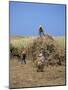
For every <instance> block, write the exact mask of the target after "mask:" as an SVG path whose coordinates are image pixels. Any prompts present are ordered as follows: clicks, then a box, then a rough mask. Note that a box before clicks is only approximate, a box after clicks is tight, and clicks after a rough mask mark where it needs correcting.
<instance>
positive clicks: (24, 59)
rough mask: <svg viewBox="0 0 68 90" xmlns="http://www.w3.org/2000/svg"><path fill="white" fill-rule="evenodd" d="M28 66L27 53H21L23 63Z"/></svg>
mask: <svg viewBox="0 0 68 90" xmlns="http://www.w3.org/2000/svg"><path fill="white" fill-rule="evenodd" d="M23 62H24V64H26V51H25V50H23V51H22V53H21V63H23Z"/></svg>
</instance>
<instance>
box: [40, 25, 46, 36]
mask: <svg viewBox="0 0 68 90" xmlns="http://www.w3.org/2000/svg"><path fill="white" fill-rule="evenodd" d="M39 35H40V37H42V36H45V34H44V30H43V28H42V25H40V27H39Z"/></svg>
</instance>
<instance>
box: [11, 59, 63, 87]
mask: <svg viewBox="0 0 68 90" xmlns="http://www.w3.org/2000/svg"><path fill="white" fill-rule="evenodd" d="M9 63H10V69H9V72H10V88H21V87H23V88H24V87H35V86H51V85H52V86H53V85H65V66H64V65H62V66H45V68H44V72H37V71H36V68H35V67H34V66H33V64H32V62H31V61H29V60H28V61H27V64H21V62H20V61H18V60H17V59H16V58H14V59H12V60H10V62H9Z"/></svg>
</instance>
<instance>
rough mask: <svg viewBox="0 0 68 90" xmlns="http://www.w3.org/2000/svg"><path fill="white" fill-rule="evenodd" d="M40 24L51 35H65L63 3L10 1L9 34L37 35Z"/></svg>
mask: <svg viewBox="0 0 68 90" xmlns="http://www.w3.org/2000/svg"><path fill="white" fill-rule="evenodd" d="M40 24H41V25H42V26H43V28H44V31H45V32H47V33H49V34H51V35H56V36H60V35H61V36H62V35H65V5H63V4H62V5H60V4H59V5H58V4H57V5H55V4H38V3H25V2H12V1H11V2H10V34H11V35H28V36H30V35H38V29H39V25H40Z"/></svg>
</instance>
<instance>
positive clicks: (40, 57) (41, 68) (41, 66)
mask: <svg viewBox="0 0 68 90" xmlns="http://www.w3.org/2000/svg"><path fill="white" fill-rule="evenodd" d="M44 66H45V55H44V51H42V49H41V50H40V53H39V55H38V60H37V72H43V71H44Z"/></svg>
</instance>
